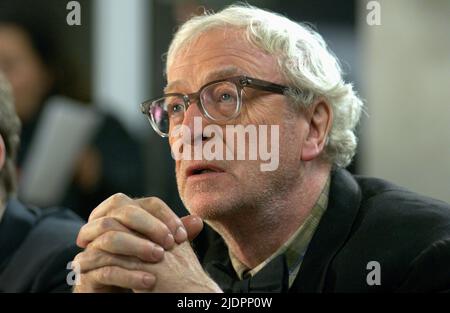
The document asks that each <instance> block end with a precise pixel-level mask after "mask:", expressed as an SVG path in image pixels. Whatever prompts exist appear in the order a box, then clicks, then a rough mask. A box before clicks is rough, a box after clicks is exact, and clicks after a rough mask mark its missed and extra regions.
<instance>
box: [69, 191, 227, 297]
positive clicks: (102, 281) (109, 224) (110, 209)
mask: <svg viewBox="0 0 450 313" xmlns="http://www.w3.org/2000/svg"><path fill="white" fill-rule="evenodd" d="M202 228H203V222H202V220H201V219H200V218H199V217H196V216H192V215H188V216H186V217H184V218H182V219H180V218H178V216H177V215H176V214H175V213H174V212H173V211H172V210H171V209H170V208H169V207H168V206H167V205H166V204H165V203H164V202H163V201H162V200H160V199H158V198H154V197H151V198H143V199H138V200H133V199H130V198H129V197H127V196H125V195H123V194H115V195H113V196H111V197H110V198H108V199H107V200H105V201H104V202H102V203H101V204H100V205H99V206H98V207H97V208H95V210H94V211H92V213H91V215H90V217H89V221H88V223H87V224H85V225H84V226H83V227H82V228H81V230H80V233H79V235H78V238H77V245H78V246H79V247H81V248H84V251H83V252H81V253H79V254H78V255H77V256H76V257H75V259H74V264H76V266H77V267H78V269H79V271H80V273H79V274H80V277H79V278H80V279H79V284H78V285H77V286H75V288H74V292H130V291H134V292H221V290H220V288H219V287H218V286H217V284H216V283H215V282H214V281H213V280H212V279H211V278H210V277H209V276H208V275H207V274H206V272H205V271H204V270H203V268H202V266H201V264H200V262H199V260H198V259H197V256H196V255H195V252H194V251H193V250H192V248H191V246H190V243H189V241H190V240H193V239H194V238H195V237H196V236H197V235H198V233H199V232H200V231H201V230H202Z"/></svg>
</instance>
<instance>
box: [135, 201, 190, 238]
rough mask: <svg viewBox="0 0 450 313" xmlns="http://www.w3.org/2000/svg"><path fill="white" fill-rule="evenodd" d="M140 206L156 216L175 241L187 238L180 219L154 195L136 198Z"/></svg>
mask: <svg viewBox="0 0 450 313" xmlns="http://www.w3.org/2000/svg"><path fill="white" fill-rule="evenodd" d="M136 201H137V202H138V203H139V204H140V205H141V207H142V208H143V209H144V210H146V211H148V212H149V213H151V214H152V215H153V216H155V217H156V218H158V219H159V220H160V221H161V222H163V223H164V224H165V225H167V227H168V228H169V229H170V231H171V233H172V235H173V236H174V238H175V241H176V242H177V243H181V242H183V241H185V240H186V239H187V237H188V236H187V232H186V229H185V228H184V225H183V223H182V222H181V219H180V218H179V217H178V216H177V215H176V214H175V213H174V212H173V211H172V210H171V209H170V208H169V207H168V206H167V204H166V203H164V201H162V200H161V199H159V198H156V197H149V198H142V199H138V200H136Z"/></svg>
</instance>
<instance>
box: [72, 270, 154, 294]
mask: <svg viewBox="0 0 450 313" xmlns="http://www.w3.org/2000/svg"><path fill="white" fill-rule="evenodd" d="M85 275H88V276H90V278H91V279H93V280H94V281H95V282H96V283H98V284H101V285H107V286H116V287H121V288H127V289H137V290H143V289H152V288H153V287H154V286H155V283H156V277H155V276H154V275H153V274H150V273H146V272H141V271H130V270H127V269H123V268H120V267H118V266H106V267H102V268H99V269H96V270H93V271H91V272H89V273H87V274H85ZM81 283H83V278H82V279H81Z"/></svg>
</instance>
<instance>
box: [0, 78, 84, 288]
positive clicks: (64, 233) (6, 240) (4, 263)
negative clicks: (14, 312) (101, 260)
mask: <svg viewBox="0 0 450 313" xmlns="http://www.w3.org/2000/svg"><path fill="white" fill-rule="evenodd" d="M19 135H20V121H19V118H18V117H17V115H16V112H15V109H14V104H13V99H12V96H11V92H10V88H9V84H8V83H7V82H6V79H5V78H4V76H3V74H2V73H1V72H0V292H50V291H70V289H71V286H70V285H68V284H67V282H68V280H67V278H68V275H70V274H69V270H68V269H67V267H68V263H69V262H71V261H72V260H73V258H74V256H75V255H76V254H77V253H78V252H79V249H78V248H77V247H76V245H75V239H76V237H77V234H78V231H79V229H80V227H81V225H82V220H81V219H80V218H79V217H78V216H76V215H75V214H74V213H73V212H72V211H70V210H68V209H60V208H53V209H46V210H41V209H39V208H36V207H27V206H25V205H24V204H22V203H21V202H19V201H18V200H17V199H16V192H17V184H16V178H17V177H16V168H15V157H16V154H17V150H18V148H19V141H20V140H19ZM69 282H72V283H73V282H75V280H74V277H69Z"/></svg>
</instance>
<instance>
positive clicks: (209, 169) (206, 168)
mask: <svg viewBox="0 0 450 313" xmlns="http://www.w3.org/2000/svg"><path fill="white" fill-rule="evenodd" d="M223 172H224V170H223V169H221V168H219V167H218V166H215V165H211V164H204V163H203V164H194V165H190V166H188V168H187V169H186V177H191V176H197V175H201V174H211V173H223Z"/></svg>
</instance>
